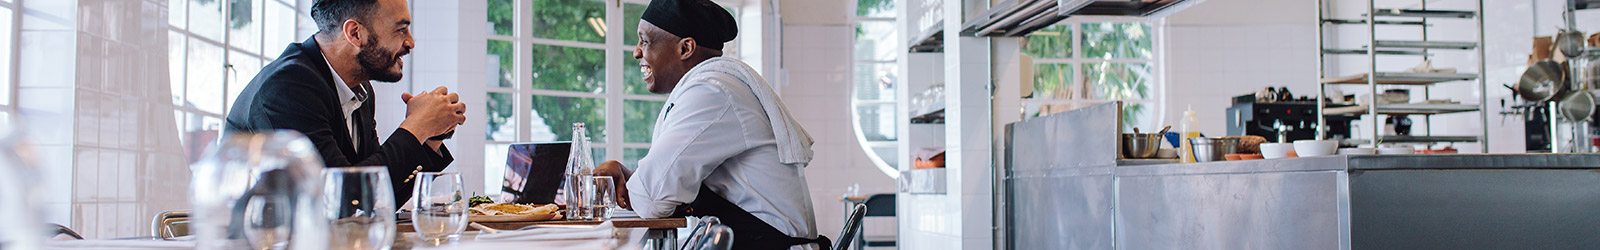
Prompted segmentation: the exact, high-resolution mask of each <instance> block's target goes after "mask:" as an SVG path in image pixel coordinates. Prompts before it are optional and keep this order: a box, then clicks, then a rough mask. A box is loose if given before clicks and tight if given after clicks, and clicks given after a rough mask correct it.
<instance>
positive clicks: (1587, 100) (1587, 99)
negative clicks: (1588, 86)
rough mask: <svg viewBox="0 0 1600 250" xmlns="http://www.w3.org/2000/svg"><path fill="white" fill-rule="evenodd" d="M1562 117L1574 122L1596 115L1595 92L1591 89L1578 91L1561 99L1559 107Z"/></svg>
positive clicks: (1586, 119)
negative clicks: (1590, 91)
mask: <svg viewBox="0 0 1600 250" xmlns="http://www.w3.org/2000/svg"><path fill="white" fill-rule="evenodd" d="M1558 111H1560V113H1561V117H1562V118H1567V120H1568V121H1572V122H1583V121H1588V120H1589V116H1591V115H1594V94H1592V93H1589V91H1576V92H1574V93H1572V94H1571V95H1568V96H1567V98H1564V99H1561V107H1560V108H1559V110H1558Z"/></svg>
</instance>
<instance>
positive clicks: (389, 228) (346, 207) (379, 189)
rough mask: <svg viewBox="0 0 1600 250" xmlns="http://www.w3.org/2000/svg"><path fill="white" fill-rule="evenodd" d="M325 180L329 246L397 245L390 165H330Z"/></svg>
mask: <svg viewBox="0 0 1600 250" xmlns="http://www.w3.org/2000/svg"><path fill="white" fill-rule="evenodd" d="M323 180H324V185H323V188H325V189H324V190H323V204H327V206H326V210H324V211H322V212H323V213H325V214H326V215H327V216H328V218H327V220H328V221H327V222H328V231H329V232H330V233H331V234H330V235H329V239H328V242H329V243H330V244H329V246H328V248H329V249H350V250H386V249H389V247H390V246H391V245H392V244H394V237H395V221H394V220H395V219H394V212H395V205H394V190H393V187H392V186H390V182H389V169H388V168H386V167H383V166H367V167H337V168H328V169H327V170H325V171H323Z"/></svg>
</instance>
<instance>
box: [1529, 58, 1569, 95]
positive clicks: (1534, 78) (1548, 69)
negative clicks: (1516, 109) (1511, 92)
mask: <svg viewBox="0 0 1600 250" xmlns="http://www.w3.org/2000/svg"><path fill="white" fill-rule="evenodd" d="M1569 85H1570V84H1569V83H1567V70H1566V67H1564V66H1562V65H1561V64H1560V63H1556V61H1552V60H1549V59H1545V60H1539V62H1535V63H1533V65H1532V66H1528V71H1523V72H1522V79H1521V80H1519V81H1517V94H1518V95H1521V96H1522V99H1523V100H1527V101H1530V102H1547V101H1551V100H1561V99H1560V98H1561V97H1565V95H1566V92H1567V87H1568V86H1569Z"/></svg>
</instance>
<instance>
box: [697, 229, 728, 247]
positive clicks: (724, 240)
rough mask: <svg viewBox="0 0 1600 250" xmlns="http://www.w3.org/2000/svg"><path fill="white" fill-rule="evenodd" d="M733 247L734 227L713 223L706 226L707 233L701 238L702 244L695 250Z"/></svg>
mask: <svg viewBox="0 0 1600 250" xmlns="http://www.w3.org/2000/svg"><path fill="white" fill-rule="evenodd" d="M729 249H733V228H729V227H728V226H726V225H721V224H718V225H711V226H709V227H706V234H705V235H702V237H701V238H700V245H699V246H698V247H697V248H695V250H729Z"/></svg>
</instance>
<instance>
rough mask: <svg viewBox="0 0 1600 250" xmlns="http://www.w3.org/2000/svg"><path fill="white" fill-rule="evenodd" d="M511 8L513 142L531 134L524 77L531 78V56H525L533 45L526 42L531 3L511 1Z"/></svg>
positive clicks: (528, 82) (530, 30)
mask: <svg viewBox="0 0 1600 250" xmlns="http://www.w3.org/2000/svg"><path fill="white" fill-rule="evenodd" d="M512 6H513V8H516V10H515V11H512V19H513V20H515V21H514V24H513V25H512V27H513V29H512V31H511V35H512V36H514V38H515V41H513V42H512V49H511V53H512V54H513V56H512V58H514V61H515V62H512V68H514V69H515V72H516V73H514V74H513V76H512V78H516V81H515V82H516V84H515V85H516V86H512V89H515V90H516V94H515V95H512V96H514V97H513V98H512V99H514V100H515V101H514V102H513V104H511V107H512V110H515V112H514V113H515V114H514V115H512V119H513V120H516V121H517V136H516V138H517V141H529V140H532V134H533V107H532V104H533V96H531V95H529V94H528V93H527V92H526V91H527V90H528V89H529V88H530V87H531V86H533V79H532V77H528V76H529V75H533V55H530V54H529V52H530V50H532V49H533V44H531V43H528V42H526V39H527V38H528V37H529V36H532V34H533V25H532V23H533V17H532V16H531V15H528V13H533V4H532V2H531V1H513V3H512Z"/></svg>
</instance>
